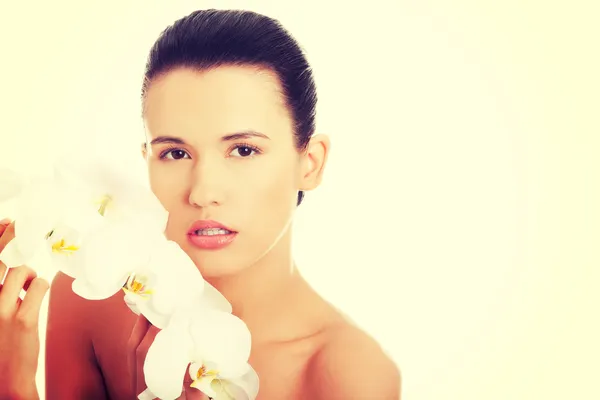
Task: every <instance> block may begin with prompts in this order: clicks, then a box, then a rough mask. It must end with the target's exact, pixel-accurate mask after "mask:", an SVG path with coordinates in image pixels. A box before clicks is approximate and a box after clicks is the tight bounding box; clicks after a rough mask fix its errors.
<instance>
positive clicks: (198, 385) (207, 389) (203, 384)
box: [190, 376, 217, 399]
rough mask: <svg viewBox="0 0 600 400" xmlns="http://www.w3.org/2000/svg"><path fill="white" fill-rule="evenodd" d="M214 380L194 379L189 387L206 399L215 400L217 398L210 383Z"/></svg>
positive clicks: (212, 378) (213, 378) (211, 378)
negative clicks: (202, 394) (196, 390)
mask: <svg viewBox="0 0 600 400" xmlns="http://www.w3.org/2000/svg"><path fill="white" fill-rule="evenodd" d="M214 380H215V377H212V376H211V377H203V378H200V379H197V378H195V380H194V381H193V382H192V383H191V384H190V387H193V388H194V389H198V390H199V391H201V392H202V393H204V394H205V395H207V396H208V397H210V398H212V399H215V398H216V397H217V392H216V391H215V390H214V389H213V387H212V383H213V381H214Z"/></svg>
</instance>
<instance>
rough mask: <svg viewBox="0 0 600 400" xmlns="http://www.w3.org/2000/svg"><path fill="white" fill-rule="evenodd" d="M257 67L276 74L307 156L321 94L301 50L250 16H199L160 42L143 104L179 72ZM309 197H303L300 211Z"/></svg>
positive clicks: (273, 25)
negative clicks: (158, 80)
mask: <svg viewBox="0 0 600 400" xmlns="http://www.w3.org/2000/svg"><path fill="white" fill-rule="evenodd" d="M224 65H238V66H244V65H253V66H257V67H263V68H266V69H269V70H272V71H273V72H275V73H276V74H277V75H278V77H279V80H280V82H281V85H282V89H283V97H284V100H285V104H286V105H287V107H288V109H289V111H290V113H291V116H292V118H293V120H294V136H295V140H296V148H297V149H298V150H299V151H304V150H306V147H307V145H308V143H309V140H310V138H311V136H312V135H313V133H314V131H315V116H316V105H317V92H316V86H315V82H314V78H313V74H312V70H311V68H310V65H309V64H308V61H307V60H306V57H305V55H304V52H303V51H302V49H301V48H300V46H299V44H298V43H297V42H296V41H295V39H294V38H293V37H292V36H291V34H290V33H289V32H287V30H285V28H284V27H283V26H282V25H281V24H280V23H279V21H277V20H275V19H272V18H269V17H267V16H264V15H261V14H258V13H255V12H251V11H244V10H215V9H209V10H198V11H194V12H193V13H191V14H189V15H188V16H186V17H183V18H181V19H179V20H177V21H175V22H174V23H173V24H172V25H171V26H169V27H167V28H166V29H165V30H164V31H163V32H162V33H161V34H160V36H159V37H158V39H157V40H156V42H155V43H154V45H153V46H152V49H151V50H150V54H149V56H148V61H147V63H146V71H145V74H144V84H143V86H142V102H143V101H144V99H145V96H146V92H147V90H148V86H149V84H150V82H151V81H152V79H153V78H155V77H157V76H159V75H160V74H164V73H166V72H169V71H170V70H172V69H174V68H178V67H190V68H194V69H197V70H208V69H212V68H216V67H219V66H224ZM303 198H304V193H303V192H302V191H300V192H299V193H298V202H297V204H298V205H300V203H301V202H302V200H303Z"/></svg>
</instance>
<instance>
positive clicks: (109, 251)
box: [81, 224, 149, 294]
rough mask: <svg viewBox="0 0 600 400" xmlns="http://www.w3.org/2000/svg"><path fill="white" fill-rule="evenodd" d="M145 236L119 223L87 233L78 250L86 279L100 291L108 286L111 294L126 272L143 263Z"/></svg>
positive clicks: (116, 290)
mask: <svg viewBox="0 0 600 400" xmlns="http://www.w3.org/2000/svg"><path fill="white" fill-rule="evenodd" d="M147 238H148V239H149V237H148V236H147V235H144V234H143V232H139V231H138V230H137V229H136V228H135V227H133V226H127V225H125V226H123V224H121V225H119V224H112V225H110V224H107V225H106V226H105V227H104V228H102V229H100V230H99V231H98V232H96V233H94V234H93V235H90V236H89V237H88V240H87V241H86V243H85V247H84V248H82V250H81V251H82V252H83V254H84V257H85V258H84V260H85V261H84V264H83V266H82V269H83V273H84V274H85V279H86V281H87V282H89V283H93V285H94V286H96V287H98V288H99V290H100V291H101V292H105V291H106V290H108V289H110V291H112V294H115V293H117V292H118V291H119V290H120V288H121V287H122V286H123V285H124V284H125V282H126V280H127V277H128V276H129V274H130V272H131V271H135V270H136V269H137V267H138V266H141V265H145V263H146V261H147V258H148V255H147V254H146V251H145V247H146V246H147V245H148V244H149V243H148V240H145V239H147Z"/></svg>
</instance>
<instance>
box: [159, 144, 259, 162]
mask: <svg viewBox="0 0 600 400" xmlns="http://www.w3.org/2000/svg"><path fill="white" fill-rule="evenodd" d="M243 147H247V148H249V149H250V150H252V151H253V152H254V153H255V154H253V155H250V156H246V157H241V156H240V157H235V158H253V157H254V156H255V155H257V154H262V151H261V150H260V149H259V148H258V147H256V146H254V145H252V144H250V143H237V144H235V145H233V146H232V147H230V148H229V150H228V154H229V153H231V152H232V151H233V150H235V149H239V148H243ZM175 150H178V151H183V152H184V153H186V154H187V155H188V156H189V154H188V152H187V151H185V150H182V149H181V148H179V147H175V146H170V147H167V148H166V149H165V150H163V151H162V152H161V153H160V156H159V158H160V159H161V160H164V159H166V157H167V155H168V154H169V153H171V152H172V151H175ZM172 161H177V160H172Z"/></svg>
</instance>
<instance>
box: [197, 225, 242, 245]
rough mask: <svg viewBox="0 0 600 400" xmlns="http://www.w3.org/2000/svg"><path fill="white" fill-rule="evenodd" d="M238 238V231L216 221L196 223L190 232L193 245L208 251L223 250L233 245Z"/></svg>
mask: <svg viewBox="0 0 600 400" xmlns="http://www.w3.org/2000/svg"><path fill="white" fill-rule="evenodd" d="M236 236H237V232H236V231H234V230H233V229H231V228H229V227H227V226H225V225H223V224H221V223H219V222H216V221H196V222H194V223H193V224H192V226H191V227H190V229H189V230H188V239H189V241H190V242H191V243H192V245H194V246H195V247H198V248H200V249H206V250H217V249H221V248H223V247H225V246H227V245H229V244H231V243H232V242H233V241H234V239H235V238H236Z"/></svg>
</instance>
